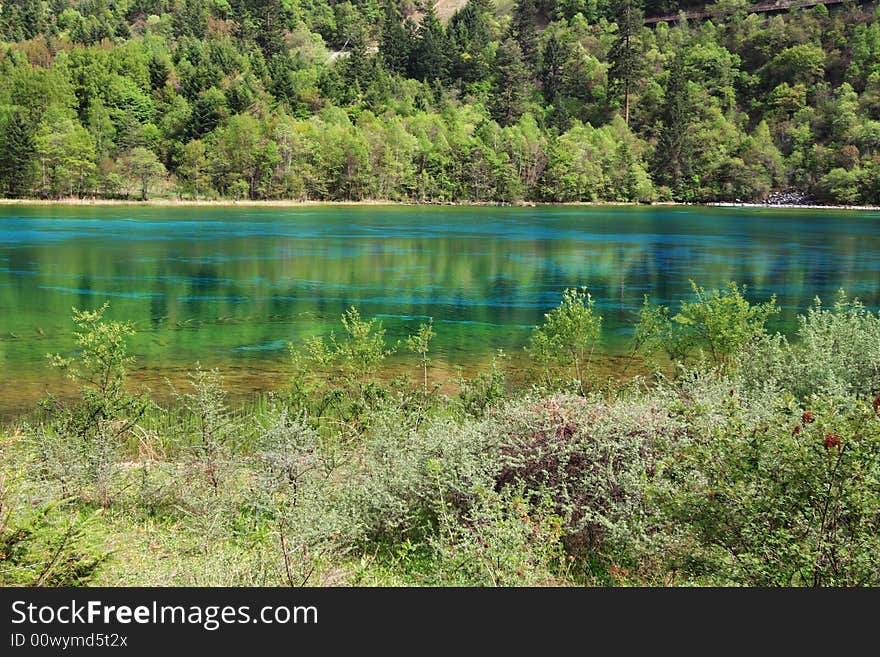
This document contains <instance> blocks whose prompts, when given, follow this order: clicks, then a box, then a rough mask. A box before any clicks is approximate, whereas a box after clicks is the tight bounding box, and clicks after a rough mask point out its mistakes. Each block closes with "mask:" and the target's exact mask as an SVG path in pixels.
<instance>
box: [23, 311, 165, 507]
mask: <svg viewBox="0 0 880 657" xmlns="http://www.w3.org/2000/svg"><path fill="white" fill-rule="evenodd" d="M107 309H108V305H107V304H104V305H103V306H101V308H99V309H98V310H95V311H85V310H83V311H79V310H76V309H74V310H73V320H74V323H75V324H76V326H77V330H76V331H74V338H75V342H76V346H77V355H76V358H67V357H63V356H61V355H58V354H54V355H53V354H48V355H47V357H48V358H49V360H50V362H51V364H52V366H53V367H56V368H58V369H60V370H62V371H64V372H65V373H67V375H68V376H69V377H70V378H71V380H73V381H75V382H77V383H78V384H79V385H80V399H79V401H77V402H76V403H73V404H66V403H63V402H61V401H60V400H58V399H54V398H50V399H48V400H46V401H44V402H43V403H42V404H41V405H42V408H43V410H44V412H45V413H46V415H47V416H48V422H45V423H43V424H41V425H40V426H39V427H38V428H37V429H36V430H35V431H33V432H32V435H31V438H32V441H31V444H32V447H33V450H34V453H35V455H36V457H37V466H38V468H39V470H40V472H41V473H42V474H43V475H44V476H47V477H49V478H51V479H54V480H57V481H58V482H59V483H60V484H61V487H62V495H63V496H65V497H66V496H68V495H75V496H77V497H80V498H81V499H84V500H91V501H97V502H99V503H100V504H101V505H102V506H104V507H107V506H109V504H110V497H111V490H110V486H111V483H112V481H113V477H114V475H115V474H116V472H117V470H118V464H119V461H120V458H121V455H122V453H123V452H124V450H125V448H126V446H127V443H128V442H129V441H130V440H132V439H133V436H134V434H133V430H134V429H135V427H136V426H137V422H138V420H139V419H140V418H141V416H142V415H143V414H144V412H145V410H146V409H147V408H148V406H149V403H150V402H149V401H148V400H147V399H146V398H145V397H140V396H132V395H130V394H129V393H128V392H127V391H126V389H125V379H126V375H127V372H128V368H129V367H130V366H131V365H132V363H133V362H134V359H133V358H132V357H131V356H129V355H128V350H127V347H126V344H125V340H126V338H127V337H129V336H130V335H132V333H133V332H134V329H133V328H132V326H131V325H130V324H128V323H120V322H113V321H106V320H105V319H104V315H105V313H106V311H107Z"/></svg>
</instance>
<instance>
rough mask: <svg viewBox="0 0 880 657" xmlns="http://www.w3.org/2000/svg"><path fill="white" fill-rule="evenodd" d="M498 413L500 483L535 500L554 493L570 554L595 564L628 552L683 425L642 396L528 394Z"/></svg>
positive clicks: (620, 556)
mask: <svg viewBox="0 0 880 657" xmlns="http://www.w3.org/2000/svg"><path fill="white" fill-rule="evenodd" d="M495 417H496V422H497V424H496V426H495V428H494V431H495V432H496V433H497V435H498V439H497V440H498V442H499V444H500V449H501V458H500V465H501V468H500V469H499V470H498V472H497V474H496V487H497V488H498V489H503V488H505V487H509V486H514V487H523V490H524V494H525V495H526V496H527V497H528V498H529V499H531V500H533V501H536V502H540V501H541V500H542V499H543V498H544V497H545V496H547V497H549V499H550V500H551V502H552V504H553V511H554V513H555V514H557V515H558V516H559V517H560V518H562V521H563V523H564V524H563V529H564V541H565V545H566V548H567V550H568V551H569V553H570V554H572V555H574V556H577V557H582V558H586V559H588V560H591V561H593V562H595V563H596V564H599V563H602V562H604V563H605V564H607V563H609V562H610V561H611V560H612V559H615V558H626V555H627V553H628V552H629V551H630V550H631V549H632V547H633V545H634V543H635V541H636V534H637V533H638V531H639V529H638V527H639V517H640V515H641V513H642V508H643V504H644V487H645V481H646V477H647V476H648V474H649V473H650V472H651V471H652V470H653V468H654V465H653V464H654V461H655V459H656V456H657V451H658V450H659V449H661V448H662V447H663V446H664V445H665V444H667V443H669V442H671V441H674V440H676V437H677V435H678V433H680V432H681V431H682V428H681V427H680V426H679V425H678V424H677V423H676V422H674V421H672V420H671V419H670V418H669V416H668V414H666V413H665V412H664V411H663V410H662V409H660V408H656V407H654V406H653V405H652V404H651V403H650V402H648V401H646V400H643V399H639V398H632V399H623V400H619V401H617V402H613V403H609V402H605V401H602V400H601V399H599V398H595V397H593V398H588V399H586V400H585V399H581V398H577V397H566V396H556V397H552V398H547V399H528V400H525V401H523V402H519V403H514V404H511V405H509V406H507V407H505V408H503V409H500V410H499V412H498V413H497V414H496V416H495Z"/></svg>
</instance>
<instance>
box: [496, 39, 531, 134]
mask: <svg viewBox="0 0 880 657" xmlns="http://www.w3.org/2000/svg"><path fill="white" fill-rule="evenodd" d="M530 91H531V77H530V75H529V69H528V66H527V65H526V62H525V60H524V59H523V54H522V51H521V50H520V46H519V43H517V42H516V41H515V40H513V39H506V40H505V41H504V43H502V44H501V46H500V47H499V48H498V58H497V62H496V74H495V84H494V85H493V94H492V97H493V103H492V115H493V116H494V117H495V118H496V120H497V121H498V122H499V123H501V124H502V125H511V124H513V123H516V122H517V121H518V120H519V118H520V117H521V116H522V115H523V113H524V112H525V110H526V104H527V102H528V99H529V94H530Z"/></svg>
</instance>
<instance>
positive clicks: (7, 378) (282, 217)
mask: <svg viewBox="0 0 880 657" xmlns="http://www.w3.org/2000/svg"><path fill="white" fill-rule="evenodd" d="M690 279H693V280H695V281H697V282H698V283H700V284H701V285H703V286H706V287H710V286H718V285H722V284H724V283H725V282H727V281H729V280H736V281H739V282H742V283H746V284H748V285H749V286H750V296H752V297H753V298H754V299H764V298H766V297H768V296H769V295H770V294H773V293H775V294H777V295H778V297H779V301H780V304H781V305H782V306H783V309H784V314H783V317H782V318H781V320H780V326H782V327H783V328H784V327H786V326H790V324H791V321H792V319H793V318H794V316H795V315H796V313H797V312H799V311H801V310H803V309H804V308H805V307H806V306H807V305H809V304H810V302H811V301H812V299H813V298H814V297H815V296H817V295H818V296H820V297H822V298H823V299H827V300H828V301H829V302H830V301H832V300H833V298H834V296H835V294H836V291H837V289H838V288H840V287H843V288H845V289H846V290H847V291H848V292H850V293H851V294H854V295H858V296H859V297H861V298H862V299H863V300H864V301H865V302H866V304H867V305H869V306H871V307H877V306H878V305H880V215H878V214H877V213H872V212H858V211H828V210H813V211H809V210H771V209H766V210H765V209H753V208H682V207H667V206H663V207H650V208H595V207H540V206H539V207H534V208H494V207H492V208H488V207H487V208H484V207H380V206H370V207H338V206H337V207H301V208H281V209H279V208H274V207H273V208H265V207H264V208H260V207H218V208H208V207H137V206H104V207H74V206H2V207H0V381H2V384H0V386H2V392H0V414H2V413H4V412H7V413H8V412H10V411H11V409H14V408H16V407H20V406H21V405H22V403H23V402H22V400H28V401H29V400H30V399H31V398H33V397H36V396H40V395H42V394H43V393H44V392H45V390H47V389H51V388H52V386H53V385H57V384H58V380H57V376H56V375H55V374H52V373H49V372H48V371H47V368H46V366H45V354H46V353H47V352H55V351H60V352H64V353H70V351H71V348H72V347H71V345H72V342H71V338H70V332H71V329H72V324H71V321H70V309H71V307H74V306H75V307H78V308H94V307H97V306H100V305H101V304H103V303H104V302H105V301H109V302H110V305H111V309H110V316H111V317H113V318H115V319H125V320H131V321H133V322H135V324H136V327H137V329H138V334H137V336H136V337H135V338H134V339H133V340H132V348H133V351H134V352H135V353H136V355H137V357H138V366H139V367H140V368H143V370H144V371H155V372H159V371H162V370H163V369H165V370H175V369H185V368H188V367H190V366H191V365H192V364H193V363H195V362H196V361H200V362H201V363H202V364H204V365H206V366H220V367H223V368H224V369H229V370H232V371H238V372H240V373H247V374H249V375H250V374H254V373H256V374H257V375H258V376H257V377H256V379H255V377H254V376H244V375H242V377H241V381H240V383H239V384H238V385H240V386H243V387H248V386H250V387H254V386H255V383H254V381H255V380H258V379H259V373H261V372H276V373H281V372H283V368H284V362H285V360H286V352H285V345H286V344H287V343H288V342H290V341H293V342H296V341H298V340H301V339H302V338H304V337H305V336H309V335H314V334H323V333H327V332H329V331H330V330H333V329H336V330H338V329H339V326H338V318H339V315H340V313H342V312H343V310H345V308H347V307H348V306H350V305H352V304H354V305H357V306H358V307H359V308H360V309H361V311H362V313H363V314H364V315H365V316H376V317H380V318H381V319H382V321H383V322H384V324H385V326H386V328H387V329H388V335H389V338H390V339H391V340H392V341H394V340H397V339H399V338H402V337H404V336H406V335H407V334H408V333H409V332H410V331H412V330H414V329H415V328H417V326H418V324H419V323H420V322H422V321H425V319H426V318H427V317H433V318H434V322H435V325H436V330H437V333H438V336H437V338H436V341H435V343H434V350H435V357H436V358H437V359H438V360H440V361H444V362H446V363H466V362H469V361H473V360H474V359H481V358H483V359H484V358H485V357H486V356H487V354H490V353H492V352H493V351H494V350H496V349H499V348H504V349H506V350H508V351H516V350H519V349H520V348H521V347H522V345H523V344H524V343H525V341H526V340H527V337H528V332H529V329H530V327H532V326H534V325H535V324H536V323H539V322H540V321H541V318H542V316H543V313H545V312H546V311H547V310H548V309H550V308H552V307H553V306H554V305H555V304H557V303H558V301H559V299H560V296H561V293H562V290H563V289H564V288H565V287H567V286H572V285H587V286H589V289H590V291H591V292H592V294H593V295H594V297H595V298H596V299H597V301H598V304H599V307H600V309H601V311H602V313H603V314H604V315H605V318H606V319H605V321H606V329H607V331H606V338H607V340H606V348H607V349H608V350H610V351H615V350H618V351H619V350H621V349H623V348H625V346H624V345H625V342H626V340H627V338H628V335H629V330H630V326H631V323H632V321H633V318H634V315H635V313H636V312H637V310H638V308H639V306H640V305H641V302H642V298H643V296H644V295H645V294H648V295H650V296H651V298H652V299H653V300H655V301H658V302H661V303H672V304H675V303H676V302H677V301H679V300H680V299H682V298H684V297H686V296H687V295H688V294H689V289H690V288H689V280H690ZM233 378H234V377H233Z"/></svg>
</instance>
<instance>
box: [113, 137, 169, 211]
mask: <svg viewBox="0 0 880 657" xmlns="http://www.w3.org/2000/svg"><path fill="white" fill-rule="evenodd" d="M120 165H121V166H122V170H123V171H124V172H125V174H126V175H127V176H128V177H129V178H131V179H132V180H136V181H137V183H138V186H139V187H140V192H141V200H142V201H146V200H147V195H148V192H149V189H150V185H151V184H152V183H154V182H155V181H156V180H157V179H159V178H161V177H163V176H164V175H165V165H163V164H162V163H161V162H160V161H159V158H157V157H156V154H155V153H154V152H153V151H151V150H150V149H148V148H144V147H142V146H138V147H137V148H133V149H132V150H130V151H129V152H128V153H126V154H125V155H123V156H122V158H121V159H120Z"/></svg>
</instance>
